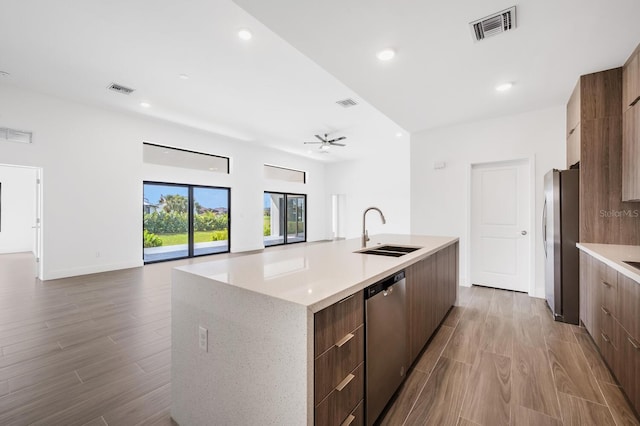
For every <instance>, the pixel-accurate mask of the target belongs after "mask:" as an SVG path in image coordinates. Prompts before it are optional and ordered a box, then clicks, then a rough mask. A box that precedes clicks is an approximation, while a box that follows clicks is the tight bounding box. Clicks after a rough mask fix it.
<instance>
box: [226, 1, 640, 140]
mask: <svg viewBox="0 0 640 426" xmlns="http://www.w3.org/2000/svg"><path fill="white" fill-rule="evenodd" d="M235 2H236V3H238V4H239V5H241V6H242V7H243V8H245V9H246V10H247V11H249V12H250V13H252V14H253V15H254V16H255V17H256V18H257V19H259V20H260V21H262V22H263V23H264V24H266V25H267V26H268V27H269V28H271V29H272V30H273V31H275V32H276V33H278V34H279V35H281V36H282V37H283V38H284V39H285V40H287V41H288V42H289V43H291V44H292V45H293V46H295V47H296V48H297V49H298V50H300V51H301V52H302V53H304V54H305V55H307V56H308V57H309V58H311V59H313V60H314V61H315V62H316V63H318V64H319V65H320V66H322V67H323V68H324V69H326V70H327V71H329V72H330V73H332V74H333V75H334V76H336V77H337V78H338V79H340V80H341V81H342V82H343V83H345V84H346V85H347V86H349V87H350V88H351V89H353V90H354V91H355V92H356V93H358V94H360V96H362V97H363V98H365V99H366V100H367V101H368V102H369V103H371V104H372V105H374V106H375V107H376V108H378V109H379V110H380V111H382V112H383V113H384V114H386V115H387V116H388V117H389V118H391V119H392V120H394V121H395V122H396V123H398V124H400V125H401V126H403V127H404V128H405V129H407V130H409V131H411V132H415V131H419V130H423V129H427V128H432V127H437V126H442V125H447V124H451V123H456V122H464V121H469V120H474V119H481V118H489V117H497V116H501V115H507V114H513V113H518V112H524V111H529V110H534V109H538V108H543V107H547V106H552V105H560V104H564V103H566V101H567V99H568V97H569V95H570V93H571V90H572V89H573V87H574V85H575V83H576V81H577V78H578V77H579V76H580V75H582V74H587V73H590V72H595V71H601V70H605V69H609V68H614V67H618V66H621V65H622V64H623V62H624V61H625V60H626V58H627V57H628V56H629V55H630V54H631V52H632V51H633V49H634V48H635V46H636V45H637V44H638V43H639V42H640V1H638V0H520V1H517V2H516V0H482V1H478V0H456V1H446V0H440V1H434V0H422V1H416V0H322V1H310V0H307V1H303V0H269V1H265V0H235ZM514 4H515V5H516V6H517V24H518V25H517V26H518V27H517V29H516V30H515V31H512V32H508V33H504V34H501V35H499V36H496V37H495V38H489V39H485V40H484V41H482V42H479V43H474V42H473V41H472V37H471V30H470V29H469V25H468V24H469V22H471V21H473V20H476V19H479V18H483V17H485V16H487V15H489V14H492V13H494V12H498V11H500V10H503V9H506V8H508V7H511V6H513V5H514ZM387 47H391V48H394V49H395V50H396V51H397V55H396V57H395V58H394V59H393V60H392V61H389V62H386V63H381V62H379V61H378V60H377V59H376V52H378V51H379V50H381V49H383V48H387ZM506 81H511V82H514V87H513V89H512V90H511V91H509V92H508V93H497V92H496V91H495V90H494V87H495V86H496V85H497V84H499V83H501V82H506Z"/></svg>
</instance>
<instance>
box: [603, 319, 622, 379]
mask: <svg viewBox="0 0 640 426" xmlns="http://www.w3.org/2000/svg"><path fill="white" fill-rule="evenodd" d="M600 327H601V329H600V339H601V341H600V343H601V344H602V346H605V343H608V344H610V345H612V346H613V347H614V348H616V349H618V348H620V337H621V336H620V335H619V334H620V333H619V331H618V330H617V329H616V320H615V318H613V316H612V315H611V313H607V312H606V311H605V308H604V307H600ZM611 367H613V366H611Z"/></svg>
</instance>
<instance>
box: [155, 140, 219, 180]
mask: <svg viewBox="0 0 640 426" xmlns="http://www.w3.org/2000/svg"><path fill="white" fill-rule="evenodd" d="M142 148H143V149H142V154H143V155H142V157H143V160H144V162H145V163H151V164H159V165H161V166H171V167H181V168H183V169H196V170H205V171H207V172H214V173H225V174H228V173H229V159H228V158H227V157H220V156H218V155H213V154H204V153H202V152H194V151H187V150H185V149H178V148H171V147H168V146H162V145H155V144H152V143H148V142H144V143H143V145H142Z"/></svg>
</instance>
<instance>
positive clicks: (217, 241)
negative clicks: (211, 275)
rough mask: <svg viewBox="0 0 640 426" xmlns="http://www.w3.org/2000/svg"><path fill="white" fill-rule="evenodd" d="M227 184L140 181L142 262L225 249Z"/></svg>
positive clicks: (227, 212) (210, 252) (228, 231)
mask: <svg viewBox="0 0 640 426" xmlns="http://www.w3.org/2000/svg"><path fill="white" fill-rule="evenodd" d="M230 195H231V191H230V190H229V188H217V187H208V186H195V185H180V184H173V183H158V182H144V200H143V201H144V202H143V222H144V227H143V244H144V250H143V252H144V256H143V258H144V262H145V263H152V262H159V261H164V260H173V259H182V258H185V257H195V256H202V255H207V254H216V253H227V252H229V233H230V223H229V217H230V212H229V205H230Z"/></svg>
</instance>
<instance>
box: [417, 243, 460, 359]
mask: <svg viewBox="0 0 640 426" xmlns="http://www.w3.org/2000/svg"><path fill="white" fill-rule="evenodd" d="M405 271H406V275H407V323H408V327H407V333H408V341H409V350H408V353H409V364H412V363H413V362H414V361H415V359H416V357H417V356H418V354H420V352H421V351H422V349H423V348H424V346H425V345H426V343H427V342H428V341H429V339H430V338H431V335H432V334H433V332H434V331H435V330H436V328H437V327H438V326H439V325H440V323H441V322H442V320H443V319H444V317H445V315H446V314H447V312H449V309H450V308H451V307H452V306H453V304H454V303H455V301H456V296H457V289H458V243H455V244H452V245H450V246H448V247H445V248H444V249H442V250H440V251H438V252H437V253H434V254H433V255H431V256H429V257H427V258H426V259H423V260H421V261H419V262H416V263H414V264H413V265H411V266H410V267H408V268H407V269H406V270H405Z"/></svg>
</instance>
